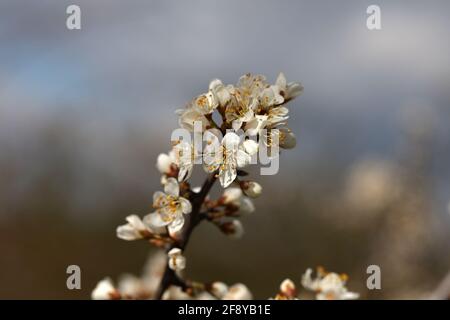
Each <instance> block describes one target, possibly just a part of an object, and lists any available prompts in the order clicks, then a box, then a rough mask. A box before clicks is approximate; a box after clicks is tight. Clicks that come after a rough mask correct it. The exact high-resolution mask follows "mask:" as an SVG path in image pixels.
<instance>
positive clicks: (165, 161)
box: [92, 73, 303, 299]
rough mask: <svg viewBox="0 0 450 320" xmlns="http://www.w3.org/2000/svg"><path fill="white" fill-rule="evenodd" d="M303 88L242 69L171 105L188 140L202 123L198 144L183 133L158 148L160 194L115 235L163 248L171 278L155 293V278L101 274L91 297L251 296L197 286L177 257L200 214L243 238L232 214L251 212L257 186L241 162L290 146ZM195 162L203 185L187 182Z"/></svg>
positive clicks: (241, 289) (219, 286)
mask: <svg viewBox="0 0 450 320" xmlns="http://www.w3.org/2000/svg"><path fill="white" fill-rule="evenodd" d="M302 91H303V87H302V86H301V85H300V84H299V83H292V82H291V83H288V82H287V81H286V78H285V76H284V75H283V74H282V73H280V75H279V76H278V78H277V80H276V82H275V84H273V85H271V84H269V83H267V81H266V79H265V77H264V76H261V75H251V74H246V75H244V76H242V77H241V78H240V79H239V81H238V83H237V85H225V84H223V83H222V81H220V80H218V79H215V80H213V81H211V83H210V84H209V88H208V91H207V92H206V93H203V94H201V95H199V96H197V97H196V98H194V99H193V100H192V101H191V102H190V103H189V104H188V105H187V106H186V107H185V108H184V109H182V110H177V111H176V113H177V114H178V116H179V125H180V127H181V128H182V129H185V131H186V130H187V131H188V134H189V135H191V134H192V133H194V142H195V132H196V130H197V129H198V128H200V129H201V131H202V132H203V139H202V146H201V148H200V150H198V149H199V148H197V147H196V146H195V143H191V141H185V139H180V140H176V141H172V148H171V150H170V151H169V152H168V153H167V154H164V153H163V154H160V155H159V156H158V159H157V162H156V167H157V169H158V170H159V171H160V173H161V174H162V177H161V184H162V185H163V189H164V192H162V191H157V192H155V193H154V195H153V208H154V211H153V212H151V213H149V214H147V215H146V216H144V217H143V218H142V219H141V218H140V217H139V216H137V215H130V216H128V217H127V218H126V221H127V223H126V224H124V225H121V226H119V227H118V228H117V236H118V237H119V238H120V239H123V240H127V241H131V240H140V239H143V240H147V241H149V242H150V243H151V244H153V245H155V246H157V247H159V248H162V249H164V250H165V252H166V255H165V258H164V268H163V269H164V272H165V275H166V276H167V277H172V278H171V280H172V281H173V282H172V283H169V284H168V285H166V286H165V287H162V290H158V293H157V294H156V296H154V294H155V292H156V291H157V290H156V289H155V287H154V282H155V281H154V280H153V282H151V285H152V287H151V288H150V287H149V286H148V283H147V282H145V284H142V279H138V278H136V277H130V276H129V277H127V278H126V280H121V281H119V284H118V287H117V288H116V287H115V286H114V285H113V283H112V281H111V280H110V279H109V278H106V279H104V280H102V281H101V282H99V284H98V285H97V287H96V288H95V289H94V291H93V293H92V297H93V298H94V299H124V298H125V299H127V298H136V297H146V298H154V297H155V298H165V299H172V298H176V297H179V296H180V294H181V295H182V296H185V295H188V296H189V297H190V298H193V297H194V298H196V299H200V298H202V299H206V298H213V299H250V298H251V297H252V295H251V293H250V291H249V290H248V289H247V287H245V285H243V284H236V285H233V286H231V287H228V286H226V285H225V284H223V283H219V282H216V283H214V284H213V285H211V286H206V285H203V286H200V289H199V287H198V286H197V287H196V286H192V285H190V283H191V282H189V281H186V280H185V279H184V277H183V273H182V270H184V269H185V268H186V258H185V257H184V255H183V250H184V246H185V243H186V242H187V241H186V240H187V239H186V237H189V236H190V233H191V231H192V228H193V227H195V225H196V224H197V223H198V222H199V221H201V220H206V221H209V222H211V223H213V224H214V225H216V226H217V227H218V228H219V230H221V231H222V232H223V233H225V234H226V235H229V236H230V237H232V238H239V237H240V236H242V234H243V232H244V228H243V226H242V224H241V222H240V220H238V218H240V217H242V216H245V215H246V214H250V213H252V212H253V211H254V210H255V207H254V205H253V202H252V200H251V198H256V197H258V196H259V195H260V194H261V192H262V187H261V185H260V184H258V183H257V182H255V181H252V180H242V177H243V176H246V175H247V173H246V172H244V171H243V170H242V168H244V167H246V166H248V165H249V164H251V163H252V159H253V158H254V157H256V155H257V153H258V152H259V151H260V150H267V151H268V152H267V153H268V155H269V156H270V157H273V156H277V155H278V150H279V147H281V148H285V149H290V148H293V147H294V146H295V144H296V139H295V136H294V134H293V133H292V132H291V130H290V129H289V128H288V127H287V120H288V118H289V115H288V114H289V109H288V108H287V103H288V102H289V101H290V100H292V99H293V98H295V97H296V96H298V95H300V94H301V93H302ZM214 113H215V115H214ZM218 119H220V120H218ZM242 132H244V134H241V133H242ZM203 144H204V145H203ZM198 163H201V164H203V169H204V171H206V172H207V173H208V178H207V180H206V181H205V184H204V185H203V187H201V188H193V187H191V185H190V184H189V182H188V180H189V178H190V177H191V176H192V173H193V169H194V164H198ZM216 179H217V180H218V181H219V182H220V184H221V186H222V187H223V188H225V189H224V191H223V194H222V195H221V196H220V197H219V199H215V200H214V199H210V198H209V197H208V194H209V191H210V188H211V187H212V184H213V183H214V181H215V180H216ZM186 221H187V223H186ZM152 277H153V279H158V280H157V281H162V279H163V275H162V274H159V275H158V277H155V276H152ZM169 280H170V279H169ZM166 282H167V281H166ZM180 284H181V287H180V286H179V285H180ZM124 288H125V289H124ZM160 289H161V288H160ZM163 290H164V291H163Z"/></svg>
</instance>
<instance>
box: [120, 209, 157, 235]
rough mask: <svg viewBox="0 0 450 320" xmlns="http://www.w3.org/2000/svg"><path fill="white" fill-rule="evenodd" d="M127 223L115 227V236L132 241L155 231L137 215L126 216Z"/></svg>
mask: <svg viewBox="0 0 450 320" xmlns="http://www.w3.org/2000/svg"><path fill="white" fill-rule="evenodd" d="M126 220H127V224H124V225H121V226H118V227H117V230H116V233H117V237H118V238H120V239H123V240H127V241H132V240H138V239H143V238H145V237H148V236H150V235H151V234H152V233H155V231H154V230H152V229H150V228H149V227H148V226H147V225H145V224H144V222H143V221H142V220H141V218H139V217H138V216H137V215H135V214H132V215H130V216H128V217H126Z"/></svg>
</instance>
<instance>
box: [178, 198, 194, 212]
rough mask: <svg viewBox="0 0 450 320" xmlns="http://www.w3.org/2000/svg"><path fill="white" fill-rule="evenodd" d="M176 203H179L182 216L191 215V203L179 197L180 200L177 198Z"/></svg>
mask: <svg viewBox="0 0 450 320" xmlns="http://www.w3.org/2000/svg"><path fill="white" fill-rule="evenodd" d="M178 201H180V205H181V211H182V212H183V213H184V214H188V213H191V211H192V205H191V202H190V201H189V200H188V199H186V198H183V197H180V198H178Z"/></svg>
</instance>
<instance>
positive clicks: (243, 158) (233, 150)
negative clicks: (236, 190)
mask: <svg viewBox="0 0 450 320" xmlns="http://www.w3.org/2000/svg"><path fill="white" fill-rule="evenodd" d="M253 142H254V141H253ZM246 149H247V150H249V151H251V150H250V148H246V146H245V145H243V144H241V143H240V138H239V136H238V135H237V134H235V133H233V132H229V133H227V134H226V135H225V136H224V137H223V139H222V142H221V143H219V142H218V138H217V137H216V138H215V139H214V141H213V142H211V143H210V144H207V145H206V147H205V150H204V155H203V160H204V168H205V170H206V171H208V172H214V171H216V170H217V169H219V181H220V184H221V185H222V187H224V188H226V187H228V186H229V185H230V184H231V183H232V182H233V181H234V179H236V176H237V169H238V168H242V167H245V166H246V165H248V164H249V163H250V161H251V156H252V155H251V154H249V153H248V152H247V151H246Z"/></svg>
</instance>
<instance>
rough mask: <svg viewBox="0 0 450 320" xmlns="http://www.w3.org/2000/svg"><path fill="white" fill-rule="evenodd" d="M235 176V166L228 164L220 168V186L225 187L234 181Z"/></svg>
mask: <svg viewBox="0 0 450 320" xmlns="http://www.w3.org/2000/svg"><path fill="white" fill-rule="evenodd" d="M236 176H237V170H236V166H234V165H230V164H228V165H226V166H225V167H224V168H221V169H220V172H219V181H220V184H221V185H222V187H224V188H226V187H228V186H229V185H230V184H231V183H232V182H233V181H234V179H236Z"/></svg>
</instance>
